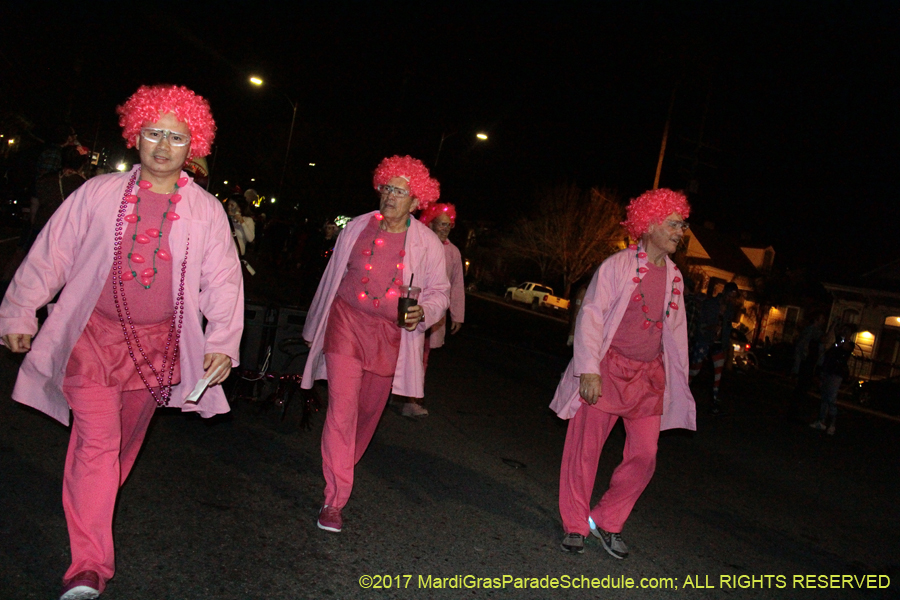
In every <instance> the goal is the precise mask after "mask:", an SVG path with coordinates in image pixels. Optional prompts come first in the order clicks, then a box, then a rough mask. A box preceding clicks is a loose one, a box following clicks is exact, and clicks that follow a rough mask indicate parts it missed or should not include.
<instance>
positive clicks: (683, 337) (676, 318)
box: [550, 249, 697, 430]
mask: <svg viewBox="0 0 900 600" xmlns="http://www.w3.org/2000/svg"><path fill="white" fill-rule="evenodd" d="M665 260H666V287H665V289H666V290H667V295H668V290H671V289H672V284H673V283H675V289H676V290H678V293H677V294H675V296H674V298H673V301H674V302H675V303H676V304H677V305H678V309H677V310H676V309H673V310H671V311H670V313H669V317H668V318H666V319H665V321H664V325H663V329H662V345H663V363H664V365H665V371H666V391H665V395H664V397H663V414H662V419H661V423H660V429H663V430H664V429H677V428H681V429H690V430H696V429H697V409H696V406H695V404H694V397H693V395H692V394H691V390H690V387H688V340H687V319H686V316H685V312H684V306H682V304H683V300H684V296H683V293H684V282H682V281H680V279H681V273H680V272H679V271H678V267H676V266H675V263H673V262H672V260H671V259H670V258H669V257H668V256H667V257H666V259H665ZM646 263H647V259H646V258H641V259H635V250H633V249H626V250H622V251H621V252H618V253H616V254H614V255H612V256H611V257H609V258H608V259H606V260H605V261H603V264H602V265H600V268H599V269H597V272H596V273H595V274H594V277H593V279H592V280H591V284H590V285H589V286H588V289H587V293H586V294H585V296H584V301H583V303H582V306H581V311H580V312H579V313H578V319H577V321H576V324H575V355H574V357H573V358H572V360H571V361H570V362H569V366H568V368H567V369H566V372H565V373H563V376H562V379H561V380H560V382H559V385H558V386H557V388H556V394H555V395H554V396H553V401H552V402H551V403H550V408H551V409H553V411H554V412H556V414H557V415H558V416H559V417H560V418H563V419H571V418H572V417H574V416H575V413H576V412H577V411H578V408H579V407H580V406H581V404H582V402H581V398H580V394H579V391H578V386H579V377H580V376H581V374H582V373H597V374H599V373H600V361H601V360H603V357H604V356H606V352H607V350H609V346H610V344H611V343H612V340H613V337H614V336H615V333H616V330H617V329H618V327H619V324H620V323H621V321H622V317H623V315H624V314H625V309H626V308H627V307H628V303H629V302H633V301H634V300H633V298H634V295H635V292H636V291H637V287H638V284H637V283H636V282H634V281H633V278H634V277H635V276H636V275H637V273H636V272H635V269H636V268H638V267H643V266H644V265H646ZM676 277H677V278H679V281H678V282H675V278H676Z"/></svg>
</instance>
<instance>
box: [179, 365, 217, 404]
mask: <svg viewBox="0 0 900 600" xmlns="http://www.w3.org/2000/svg"><path fill="white" fill-rule="evenodd" d="M221 369H222V367H221V366H219V367H216V370H215V371H213V372H212V373H211V374H210V376H209V377H204V378H203V379H201V380H200V381H198V382H197V385H195V386H194V389H193V391H192V392H191V393H190V394H188V397H187V398H185V399H184V401H185V402H192V403H193V402H197V401H198V400H200V396H202V395H203V391H204V390H206V387H207V386H208V385H209V382H210V381H212V380H213V379H214V378H215V377H216V376H217V375H218V374H219V371H220V370H221Z"/></svg>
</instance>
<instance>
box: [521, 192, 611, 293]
mask: <svg viewBox="0 0 900 600" xmlns="http://www.w3.org/2000/svg"><path fill="white" fill-rule="evenodd" d="M623 214H624V213H623V209H622V206H621V205H620V204H619V202H618V201H617V199H616V198H615V196H614V195H613V194H612V193H610V192H608V191H606V190H597V189H596V188H594V189H591V190H590V191H587V192H585V191H582V190H581V189H580V188H579V187H578V186H577V185H574V184H564V185H559V186H556V187H553V188H550V189H547V190H543V191H541V192H539V193H538V198H537V208H536V210H535V211H534V212H533V213H532V214H531V215H528V216H526V217H523V218H522V219H520V220H519V221H518V222H517V223H516V225H515V227H514V228H513V231H512V234H511V235H510V237H508V238H507V239H506V240H505V243H504V245H505V247H506V249H507V250H508V251H509V252H510V253H511V254H513V255H517V256H520V257H521V258H524V259H527V260H530V261H531V262H533V263H535V264H536V265H537V266H538V268H539V269H540V271H541V277H542V278H543V280H545V281H546V279H547V278H548V277H552V276H557V275H558V276H561V277H562V279H563V285H564V287H565V294H564V295H565V297H568V296H569V292H570V291H571V290H570V289H571V286H572V283H574V282H575V281H577V280H578V279H580V278H581V277H583V276H584V275H587V274H588V273H590V272H591V271H592V270H593V269H595V268H596V267H597V265H599V264H600V263H601V262H602V261H603V260H604V259H605V258H606V257H608V256H609V255H611V254H612V253H613V252H615V251H616V250H617V248H618V247H619V244H620V243H621V241H622V239H623V235H624V232H623V231H622V228H621V227H620V226H619V223H620V222H621V221H622V219H623Z"/></svg>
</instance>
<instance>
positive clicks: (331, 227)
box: [325, 223, 337, 240]
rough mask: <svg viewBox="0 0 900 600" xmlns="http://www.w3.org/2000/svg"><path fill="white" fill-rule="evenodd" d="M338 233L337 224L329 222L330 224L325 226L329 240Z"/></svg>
mask: <svg viewBox="0 0 900 600" xmlns="http://www.w3.org/2000/svg"><path fill="white" fill-rule="evenodd" d="M336 233H337V225H335V224H334V223H329V224H328V225H326V226H325V237H326V238H328V239H329V240H330V239H331V238H333V237H334V235H335V234H336Z"/></svg>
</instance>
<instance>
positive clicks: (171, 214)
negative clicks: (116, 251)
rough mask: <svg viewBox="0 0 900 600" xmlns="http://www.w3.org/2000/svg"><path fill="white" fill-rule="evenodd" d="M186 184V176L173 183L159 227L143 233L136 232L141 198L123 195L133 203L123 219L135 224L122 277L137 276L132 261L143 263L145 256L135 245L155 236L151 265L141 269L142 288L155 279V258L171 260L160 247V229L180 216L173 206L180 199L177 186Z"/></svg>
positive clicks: (144, 185) (145, 186)
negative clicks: (132, 210) (136, 249)
mask: <svg viewBox="0 0 900 600" xmlns="http://www.w3.org/2000/svg"><path fill="white" fill-rule="evenodd" d="M185 185H187V177H182V178H180V179H179V180H178V181H177V182H176V183H175V190H174V191H173V192H172V195H171V196H170V197H169V205H168V206H167V207H166V212H164V213H163V216H162V222H161V223H160V224H159V229H147V230H146V231H145V232H144V233H138V232H137V225H138V224H139V223H140V222H141V216H140V210H141V199H140V198H139V197H138V196H137V195H136V194H131V193H128V194H126V196H125V199H126V201H127V202H128V203H129V204H134V212H133V213H131V214H130V215H125V221H127V222H128V223H134V224H135V232H134V234H133V235H132V236H131V250H129V251H128V270H127V271H126V272H125V273H123V274H122V279H124V280H125V281H131V280H132V279H136V278H137V277H138V272H137V271H136V269H138V268H140V267H135V266H134V265H132V263H136V264H138V265H144V264H146V262H147V258H146V257H145V256H144V255H143V254H140V253H138V252H135V247H136V246H137V244H149V243H150V242H151V240H152V238H156V249H154V250H153V263H152V266H149V267H147V268H145V269H144V270H143V271H141V274H140V282H141V285H143V286H144V289H146V290H149V289H150V285H151V284H152V283H153V282H154V281H155V280H156V273H157V269H156V259H157V258H158V259H160V260H166V261H168V260H172V257H171V256H170V255H169V253H168V252H166V251H165V250H164V249H163V248H162V237H163V234H162V230H163V227H164V226H165V224H166V221H173V222H174V221H177V220H178V219H180V218H181V217H180V216H179V215H178V213H176V212H175V209H174V208H173V207H174V206H175V205H176V204H177V203H178V202H180V201H181V194H179V193H178V188H179V187H183V186H185ZM138 187H139V188H141V189H142V190H149V189H150V188H151V187H153V184H152V183H150V182H149V181H140V182H138Z"/></svg>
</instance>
